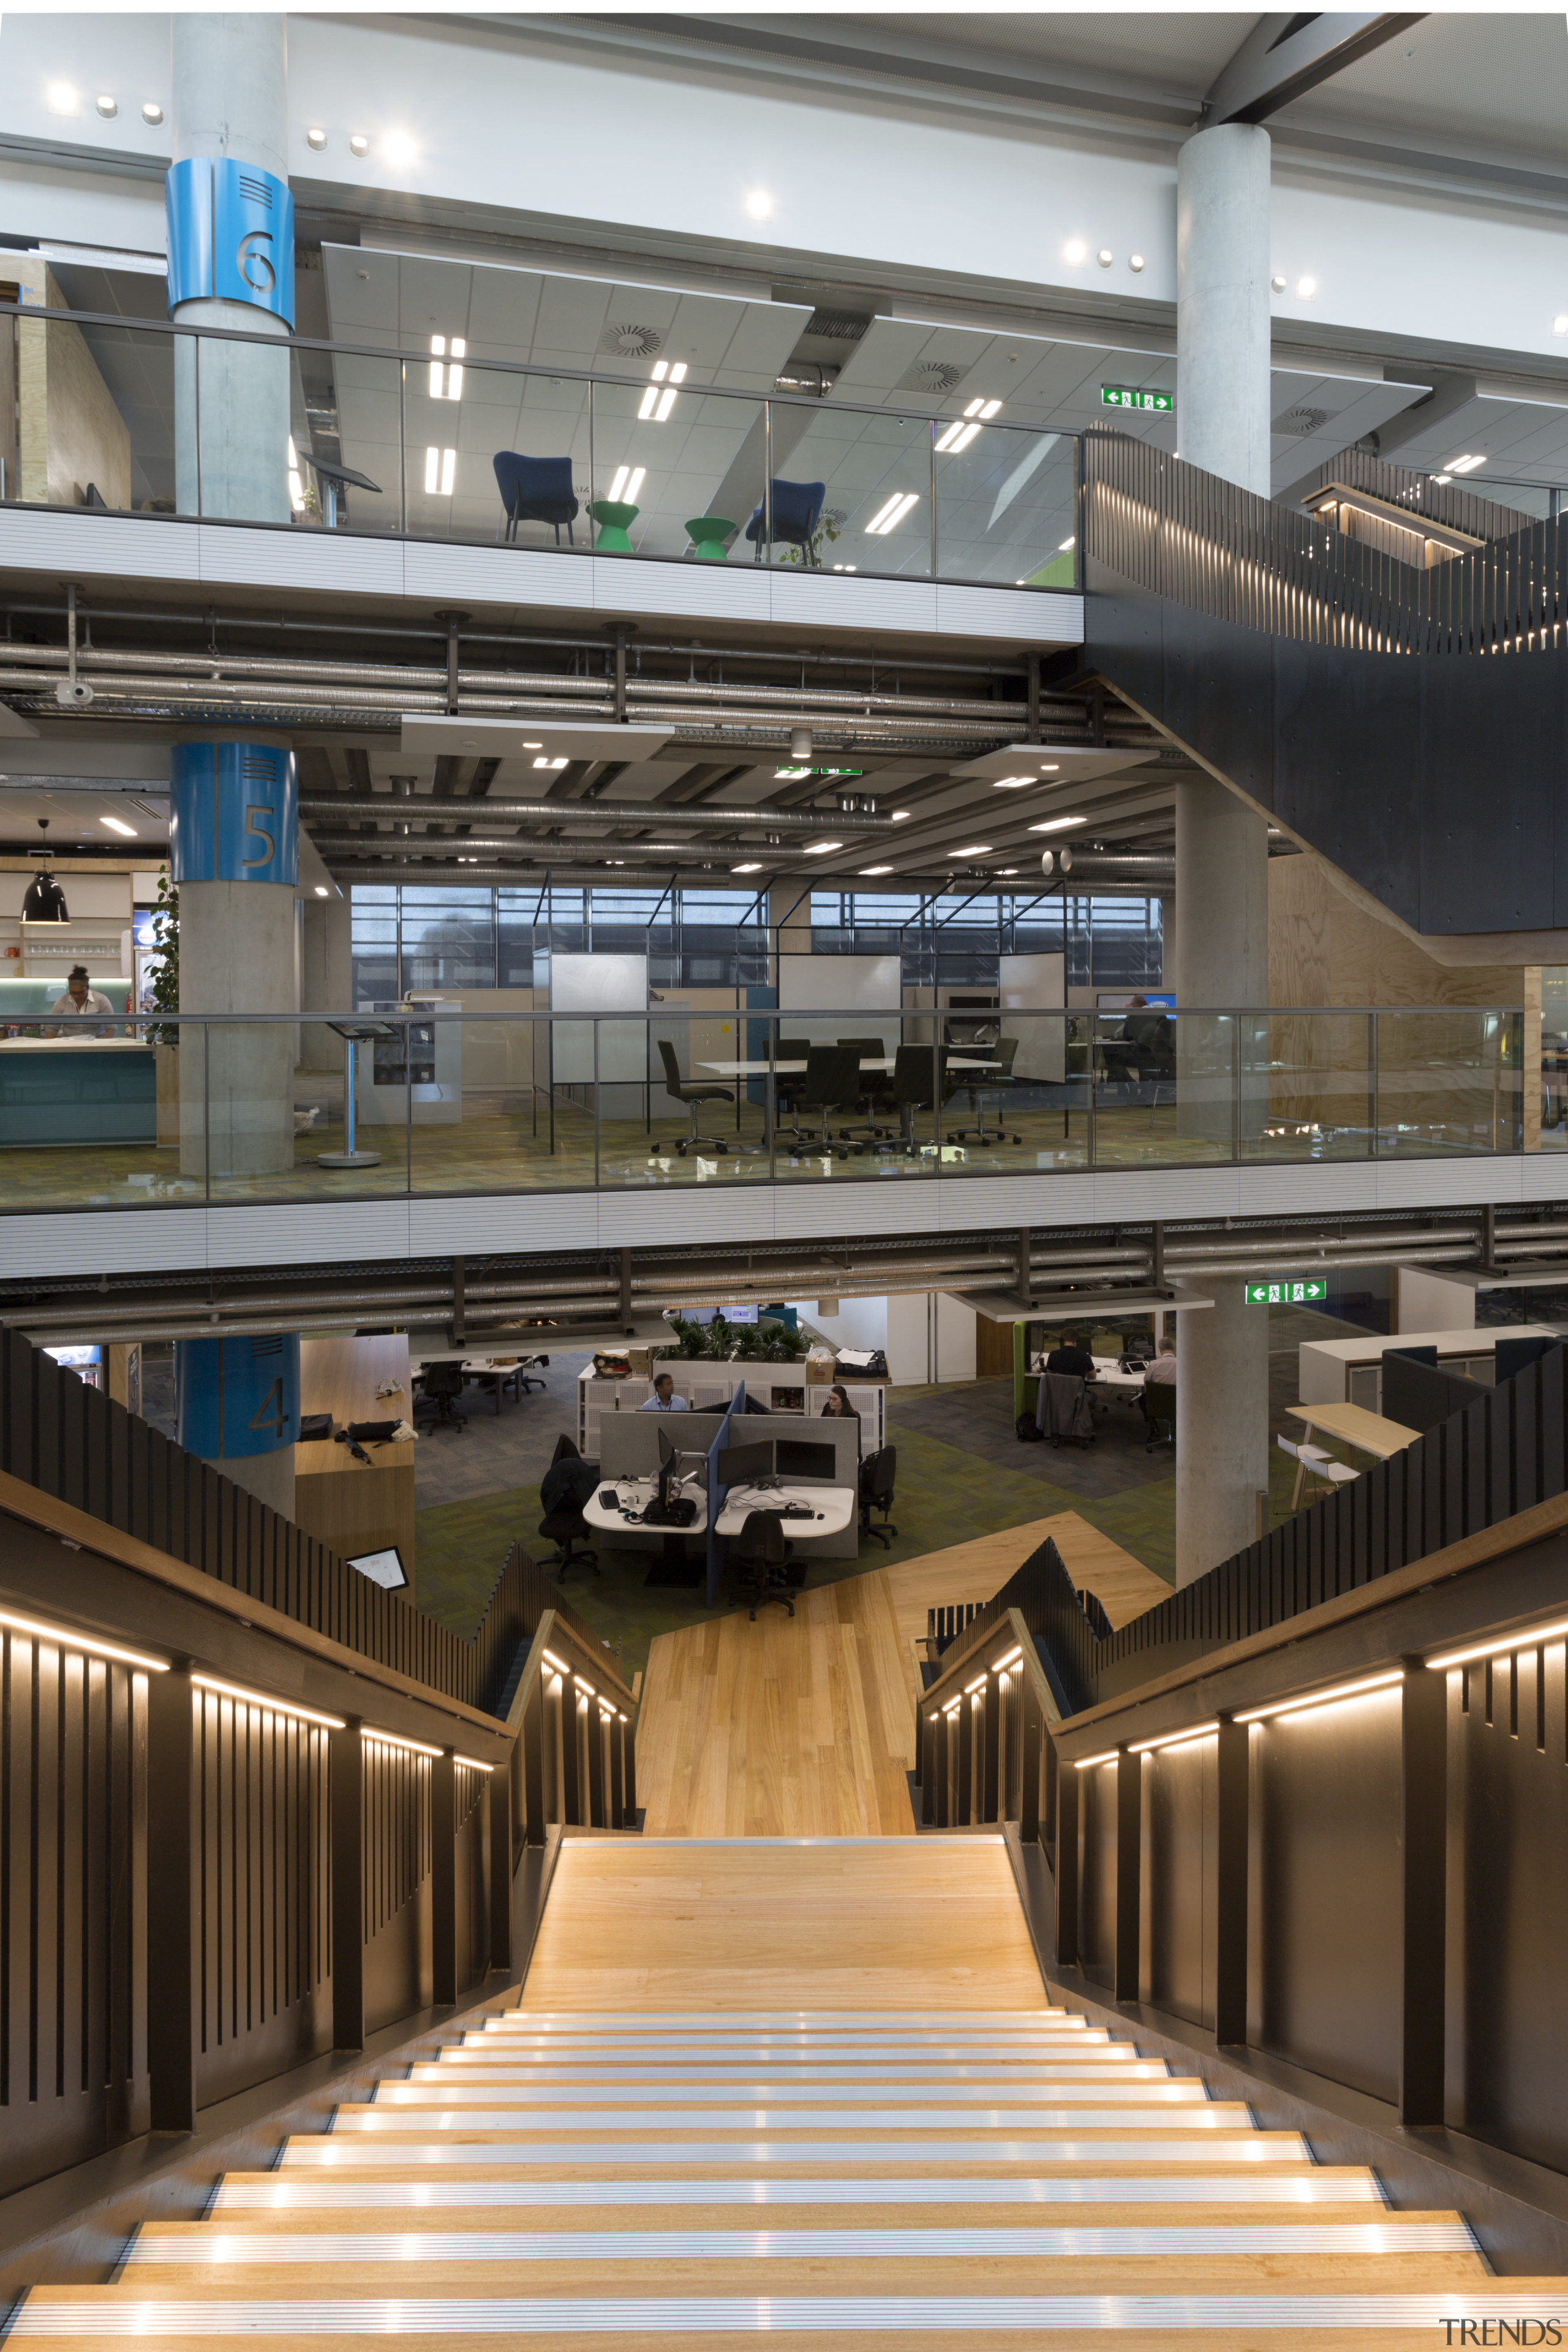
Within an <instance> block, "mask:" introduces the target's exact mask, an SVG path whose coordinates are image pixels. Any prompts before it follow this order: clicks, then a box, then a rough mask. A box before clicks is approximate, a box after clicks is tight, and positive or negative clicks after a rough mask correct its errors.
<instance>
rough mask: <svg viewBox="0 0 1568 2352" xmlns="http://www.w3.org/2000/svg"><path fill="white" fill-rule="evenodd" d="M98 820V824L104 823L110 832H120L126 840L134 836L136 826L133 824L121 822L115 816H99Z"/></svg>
mask: <svg viewBox="0 0 1568 2352" xmlns="http://www.w3.org/2000/svg"><path fill="white" fill-rule="evenodd" d="M98 821H99V823H100V824H106V825H107V826H108V827H109V830H110V833H122V834H123V835H125V838H126V840H127V841H134V840H135V838H136V827H135V826H134V825H133V824H122V823H121V820H120V818H119V817H117V816H100V818H99V820H98Z"/></svg>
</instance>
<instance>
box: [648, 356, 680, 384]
mask: <svg viewBox="0 0 1568 2352" xmlns="http://www.w3.org/2000/svg"><path fill="white" fill-rule="evenodd" d="M666 376H668V378H669V381H670V383H685V382H686V362H685V361H684V360H655V362H654V363H653V380H654V382H655V383H663V382H664V380H665V378H666Z"/></svg>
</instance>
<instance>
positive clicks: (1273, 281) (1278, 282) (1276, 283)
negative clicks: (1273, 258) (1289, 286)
mask: <svg viewBox="0 0 1568 2352" xmlns="http://www.w3.org/2000/svg"><path fill="white" fill-rule="evenodd" d="M1268 283H1269V285H1270V286H1271V287H1272V289H1273V290H1274V292H1275V293H1276V294H1283V293H1284V291H1285V280H1284V278H1279V277H1274V278H1270V279H1269V281H1268Z"/></svg>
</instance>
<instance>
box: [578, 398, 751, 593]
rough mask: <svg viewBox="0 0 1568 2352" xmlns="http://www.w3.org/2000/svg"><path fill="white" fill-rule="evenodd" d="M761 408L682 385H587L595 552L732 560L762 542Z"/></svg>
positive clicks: (744, 556) (748, 554) (746, 557)
mask: <svg viewBox="0 0 1568 2352" xmlns="http://www.w3.org/2000/svg"><path fill="white" fill-rule="evenodd" d="M765 420H766V406H765V404H764V403H763V401H761V400H743V399H740V398H737V397H735V396H734V395H732V394H722V393H715V392H707V391H703V390H700V389H693V388H692V387H690V386H689V385H688V384H687V383H685V382H684V380H682V381H681V382H680V383H670V382H669V381H668V379H666V380H665V381H662V382H659V383H651V382H650V383H647V384H645V385H637V384H622V383H597V384H595V387H594V499H593V520H594V544H595V547H596V548H597V549H598V551H600V553H601V554H605V555H662V556H675V557H686V556H691V557H697V558H700V560H701V561H703V562H722V561H724V560H725V558H726V556H729V557H730V558H731V559H732V560H733V561H734V562H742V561H744V560H749V559H750V558H751V557H752V554H753V553H754V552H755V547H756V542H755V541H750V542H748V536H747V535H748V533H749V532H751V531H752V530H756V532H757V536H758V538H759V539H760V537H761V520H760V517H761V509H762V506H763V470H764V452H765V447H766V438H767V434H766V421H765Z"/></svg>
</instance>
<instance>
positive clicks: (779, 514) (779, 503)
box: [746, 474, 827, 563]
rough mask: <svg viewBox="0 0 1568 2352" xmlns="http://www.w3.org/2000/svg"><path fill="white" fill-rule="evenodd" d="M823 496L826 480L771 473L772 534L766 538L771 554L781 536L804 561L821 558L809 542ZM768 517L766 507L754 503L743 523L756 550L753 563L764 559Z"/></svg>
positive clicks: (814, 528)
mask: <svg viewBox="0 0 1568 2352" xmlns="http://www.w3.org/2000/svg"><path fill="white" fill-rule="evenodd" d="M826 496H827V485H826V482H785V481H782V480H781V479H780V478H779V477H778V475H777V474H775V475H774V476H773V537H772V538H771V539H769V540H768V552H769V554H770V555H771V554H772V552H773V544H774V541H778V540H781V539H782V540H783V541H784V542H785V544H786V545H787V546H790V547H798V548H799V550H800V553H801V561H802V562H803V563H813V562H819V561H820V559H819V558H817V557H816V556H815V555H814V554H813V552H812V544H811V542H812V540H813V538H814V537H815V536H816V526H817V524H818V522H819V521H820V520H821V519H822V502H823V500H824V499H826ZM767 521H768V519H767V514H766V511H765V509H763V508H762V507H757V508H755V509H753V510H752V520H751V521H750V522H749V523H748V524H747V525H746V537H747V538H748V539H749V540H750V541H751V542H752V546H753V547H754V548H755V549H756V553H755V555H754V556H753V557H752V562H753V563H760V562H762V560H763V538H764V536H765V534H766V531H767Z"/></svg>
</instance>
